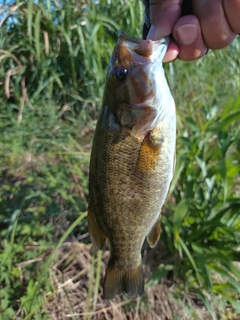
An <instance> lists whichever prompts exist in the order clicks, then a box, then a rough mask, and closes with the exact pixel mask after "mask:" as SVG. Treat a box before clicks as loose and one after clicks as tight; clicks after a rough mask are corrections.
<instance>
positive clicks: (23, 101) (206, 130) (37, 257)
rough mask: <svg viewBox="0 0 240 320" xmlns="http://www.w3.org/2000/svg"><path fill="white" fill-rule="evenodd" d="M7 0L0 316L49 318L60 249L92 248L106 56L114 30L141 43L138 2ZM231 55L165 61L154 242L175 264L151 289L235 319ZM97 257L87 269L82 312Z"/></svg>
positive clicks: (235, 148)
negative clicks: (92, 195) (165, 184)
mask: <svg viewBox="0 0 240 320" xmlns="http://www.w3.org/2000/svg"><path fill="white" fill-rule="evenodd" d="M9 3H10V1H7V4H5V5H3V6H2V8H0V19H1V29H0V132H1V139H0V319H4V320H5V319H49V318H50V313H49V307H47V301H48V300H49V301H50V300H51V297H52V296H54V295H56V294H57V289H56V287H54V285H53V283H54V282H53V281H51V277H50V275H51V273H50V270H51V268H52V267H53V264H54V262H56V261H57V259H58V258H57V250H58V249H59V248H60V247H61V245H62V244H63V243H64V241H76V239H77V240H78V239H79V241H80V242H83V243H89V239H88V237H87V235H86V233H87V226H86V209H87V194H88V190H87V188H88V163H89V153H90V146H91V139H92V135H93V130H94V126H95V123H96V119H97V115H98V111H99V108H100V105H101V97H102V92H103V85H104V78H105V74H106V68H107V64H108V61H109V56H110V54H111V52H112V50H113V47H114V44H115V42H116V38H117V33H118V31H119V30H121V29H123V30H124V31H126V32H127V33H129V34H131V35H134V36H138V37H140V36H141V27H142V21H143V16H144V13H143V7H142V5H141V3H140V1H139V0H131V1H124V0H114V1H113V0H109V1H107V2H106V1H102V0H100V1H98V2H93V1H90V0H85V1H81V0H80V1H77V0H71V1H65V0H63V1H61V2H57V1H50V0H41V1H32V0H29V1H22V2H20V1H17V2H15V1H12V2H11V4H12V6H10V4H9ZM1 9H2V10H1ZM239 51H240V43H239V40H235V42H234V44H233V45H232V46H230V47H229V48H227V49H225V50H222V51H220V52H210V53H209V54H208V56H206V57H204V58H203V59H201V60H200V61H197V62H192V63H184V62H181V61H176V62H174V63H172V64H169V65H167V66H165V69H166V74H167V77H168V79H169V83H170V86H171V90H172V93H173V96H174V98H175V101H176V107H177V112H178V140H177V162H176V172H175V176H174V179H173V183H172V186H171V190H170V194H169V198H168V202H167V204H166V206H165V213H166V214H165V216H164V217H163V235H162V239H163V240H164V242H165V244H166V247H167V250H168V252H169V256H172V257H175V258H174V259H172V260H173V262H172V263H171V264H167V265H163V264H161V265H160V266H159V267H158V268H157V269H156V270H155V271H154V272H153V274H152V276H151V277H150V279H149V280H148V285H152V284H155V283H158V282H159V281H160V280H161V278H162V277H163V275H166V274H167V273H168V272H169V270H170V271H171V272H172V271H173V274H174V281H176V283H178V284H179V290H180V289H181V290H182V291H184V292H185V294H188V292H190V291H191V292H193V291H194V292H196V293H197V295H198V297H199V299H202V301H203V302H204V304H205V306H206V308H207V309H208V312H209V314H210V315H211V317H212V319H230V316H229V314H228V316H229V318H228V317H227V316H226V315H225V314H224V312H222V313H221V314H220V313H217V311H216V310H217V309H216V308H215V306H216V303H219V301H221V306H222V309H223V310H225V309H226V308H227V307H228V310H230V311H228V312H230V314H231V316H232V317H233V318H232V319H234V316H235V317H237V315H239V314H240V307H239V306H240V303H239V294H240V285H239V280H240V269H239V264H238V261H239V260H240V251H239V241H240V222H239V219H238V215H239V211H240V200H239V199H240V187H239V185H240V175H239V172H240V126H239V124H240V108H239V106H240V94H239V86H240V78H239V68H240V62H239ZM69 259H70V260H71V258H69ZM100 259H101V255H100V254H98V256H97V254H96V256H94V255H93V259H92V263H91V265H89V270H90V278H91V279H90V280H91V281H90V280H89V281H90V284H91V285H89V288H88V289H89V291H88V296H87V299H86V309H85V310H86V311H89V312H90V311H94V310H95V308H96V301H97V293H98V288H99V287H98V286H99V278H100V267H101V264H100ZM172 260H171V261H172ZM96 265H97V266H98V268H97V269H96V270H95V271H94V266H96ZM94 275H95V276H94ZM94 277H96V278H97V281H96V284H95V287H94V286H93V285H92V284H93V283H94V282H93V278H94ZM49 292H50V294H48V295H47V293H49ZM91 298H92V299H91ZM66 299H67V298H66ZM144 299H145V300H146V297H144ZM70 300H71V299H69V304H70V305H71V301H70ZM216 301H217V302H216ZM146 305H147V307H149V308H151V305H149V303H147V304H145V305H144V306H145V308H147V307H146ZM218 307H219V305H218ZM73 313H74V312H73ZM224 317H225V318H224ZM88 318H89V319H90V318H91V317H90V316H89V317H88ZM73 319H74V317H73Z"/></svg>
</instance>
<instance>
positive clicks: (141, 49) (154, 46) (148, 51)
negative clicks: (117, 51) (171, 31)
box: [118, 31, 170, 61]
mask: <svg viewBox="0 0 240 320" xmlns="http://www.w3.org/2000/svg"><path fill="white" fill-rule="evenodd" d="M169 42H170V38H169V37H165V38H162V39H160V40H157V41H152V40H142V39H138V38H134V37H131V36H129V35H128V34H127V33H125V32H124V31H120V32H119V34H118V44H120V45H123V46H126V47H127V49H128V50H129V51H130V52H132V53H133V52H135V53H136V54H138V55H139V56H142V57H145V58H147V57H149V58H150V57H151V59H150V60H151V61H154V60H161V61H162V60H163V58H164V56H165V53H166V51H167V48H168V45H169Z"/></svg>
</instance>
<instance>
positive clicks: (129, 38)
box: [118, 30, 170, 46]
mask: <svg viewBox="0 0 240 320" xmlns="http://www.w3.org/2000/svg"><path fill="white" fill-rule="evenodd" d="M118 38H119V39H123V40H127V41H129V42H133V43H137V44H139V43H140V42H146V41H151V42H152V43H154V44H159V45H160V44H163V45H166V46H168V45H169V42H170V37H165V38H162V39H159V40H143V39H139V38H135V37H132V36H130V35H128V34H127V33H126V32H124V31H123V30H121V31H119V33H118Z"/></svg>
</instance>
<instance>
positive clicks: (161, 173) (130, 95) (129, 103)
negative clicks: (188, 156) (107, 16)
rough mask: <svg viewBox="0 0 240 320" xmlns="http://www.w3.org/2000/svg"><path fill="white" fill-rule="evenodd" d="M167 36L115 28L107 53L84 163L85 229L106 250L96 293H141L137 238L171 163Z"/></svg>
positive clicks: (155, 208)
mask: <svg viewBox="0 0 240 320" xmlns="http://www.w3.org/2000/svg"><path fill="white" fill-rule="evenodd" d="M168 43H169V38H163V39H161V40H159V41H152V40H141V39H137V38H133V37H131V36H129V35H127V34H126V33H124V32H123V31H121V32H120V33H119V35H118V41H117V44H116V46H115V48H114V50H113V53H112V55H111V58H110V63H109V68H108V71H107V77H106V83H105V90H104V94H103V102H102V108H101V111H100V115H99V118H98V121H97V125H96V129H95V133H94V138H93V144H92V151H91V158H90V169H89V204H88V218H87V219H88V229H89V234H90V238H91V241H92V244H93V246H94V247H96V248H97V249H98V250H101V249H102V248H103V246H104V244H105V241H106V239H108V241H109V244H110V258H109V262H108V266H107V269H106V275H105V279H104V283H103V297H104V298H105V299H112V298H113V297H114V296H115V295H116V294H127V295H129V296H131V297H137V296H141V295H142V294H143V293H144V274H143V267H142V254H141V251H142V246H143V243H144V241H145V238H146V239H147V241H148V244H149V245H150V247H154V246H155V245H156V243H157V242H158V240H159V238H160V233H161V225H160V218H161V208H162V206H163V204H164V202H165V199H166V197H167V194H168V190H169V186H170V183H171V180H172V177H173V173H174V166H175V144H176V111H175V103H174V99H173V97H172V95H171V92H170V89H169V86H168V83H167V80H166V77H165V74H164V68H163V65H162V60H163V57H164V55H165V53H166V50H167V47H168Z"/></svg>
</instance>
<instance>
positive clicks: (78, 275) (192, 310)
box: [46, 242, 211, 320]
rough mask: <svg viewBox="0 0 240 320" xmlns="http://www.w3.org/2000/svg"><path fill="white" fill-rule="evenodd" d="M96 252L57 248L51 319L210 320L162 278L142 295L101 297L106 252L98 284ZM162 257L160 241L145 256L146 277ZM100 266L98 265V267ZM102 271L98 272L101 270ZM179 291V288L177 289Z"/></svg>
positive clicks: (68, 244)
mask: <svg viewBox="0 0 240 320" xmlns="http://www.w3.org/2000/svg"><path fill="white" fill-rule="evenodd" d="M93 256H95V258H96V257H97V253H96V252H95V253H94V252H93V249H92V246H91V245H84V244H82V243H78V242H66V243H64V244H63V245H62V247H61V248H60V249H59V250H58V258H57V260H56V262H55V264H54V265H53V266H52V268H51V269H50V279H51V282H52V286H53V288H55V290H54V292H51V293H46V300H47V309H48V311H49V312H50V315H51V319H54V320H55V319H56V320H62V319H84V320H85V319H86V320H90V319H94V320H95V319H96V320H105V319H106V320H110V319H114V320H115V319H116V320H123V319H126V320H143V319H144V320H174V319H176V320H191V319H203V320H208V319H211V317H210V316H209V314H208V312H207V311H206V309H205V308H204V306H203V304H202V303H201V302H200V301H199V300H198V299H196V296H194V295H191V296H188V297H184V294H181V293H180V294H179V293H178V297H176V291H177V285H176V284H174V283H173V281H171V280H167V279H164V280H162V281H161V283H157V284H156V285H153V286H151V287H148V288H146V290H145V294H144V295H143V297H141V298H137V299H128V298H127V297H119V296H117V297H116V298H115V299H114V300H110V301H104V300H103V299H102V287H101V283H102V280H103V278H104V274H105V268H106V264H107V260H108V258H109V251H108V250H105V251H103V254H102V257H101V256H100V258H102V259H101V260H100V259H99V261H100V262H99V264H98V266H99V268H98V270H99V276H100V285H98V283H97V282H96V280H95V279H96V277H97V271H96V270H97V262H96V260H97V259H95V260H94V259H92V257H93ZM159 259H160V260H161V261H163V260H164V250H163V248H162V247H161V243H160V244H159V246H158V247H157V248H155V249H154V250H150V251H149V252H148V253H146V255H145V257H144V269H145V275H146V278H147V277H148V276H149V275H150V273H151V271H152V270H153V269H154V268H155V267H156V265H157V264H158V263H159ZM100 267H101V268H100ZM100 270H101V271H100ZM178 292H179V291H178Z"/></svg>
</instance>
